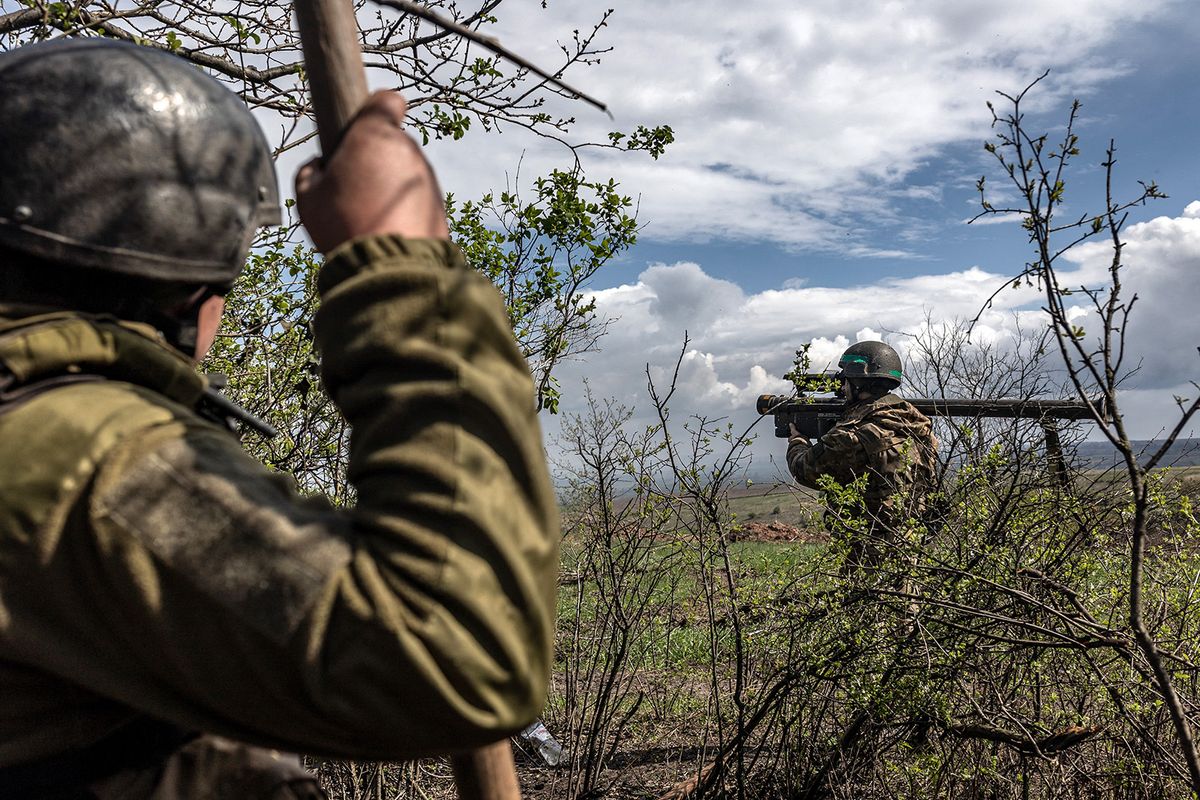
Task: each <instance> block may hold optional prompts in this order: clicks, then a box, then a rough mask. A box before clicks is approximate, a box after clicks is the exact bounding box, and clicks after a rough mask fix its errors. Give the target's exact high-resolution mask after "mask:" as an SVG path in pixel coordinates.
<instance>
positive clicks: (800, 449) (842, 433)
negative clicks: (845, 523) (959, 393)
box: [787, 394, 937, 567]
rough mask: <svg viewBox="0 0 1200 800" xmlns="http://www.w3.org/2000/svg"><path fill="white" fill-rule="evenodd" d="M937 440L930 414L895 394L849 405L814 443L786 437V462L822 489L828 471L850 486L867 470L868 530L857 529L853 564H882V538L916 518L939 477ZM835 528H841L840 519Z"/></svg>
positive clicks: (893, 534) (799, 477) (865, 502)
mask: <svg viewBox="0 0 1200 800" xmlns="http://www.w3.org/2000/svg"><path fill="white" fill-rule="evenodd" d="M936 456H937V439H936V438H935V437H934V435H933V427H932V425H931V424H930V422H929V418H928V417H926V416H925V415H924V414H922V413H921V412H920V411H918V410H917V409H916V408H914V407H913V406H912V405H911V404H910V403H907V402H905V401H904V400H902V399H901V398H899V397H897V396H896V395H894V394H885V395H883V396H882V397H879V398H875V399H872V400H866V401H863V402H860V403H857V404H855V405H853V406H850V407H849V408H847V409H846V412H845V413H844V414H843V415H842V418H841V419H840V420H839V421H838V423H837V425H835V426H834V427H833V428H832V429H831V430H830V431H829V432H828V433H826V434H825V435H824V436H822V437H821V438H820V440H818V441H817V442H816V444H810V443H809V441H808V440H807V439H803V438H792V439H790V440H789V441H788V450H787V462H788V467H789V469H790V470H791V472H792V475H793V476H795V478H796V480H797V481H798V482H799V483H801V484H803V485H804V486H808V487H811V488H814V489H816V488H820V487H819V486H818V482H817V479H818V478H819V477H820V476H822V475H828V476H830V477H831V478H833V479H834V480H835V481H837V482H838V483H839V484H842V485H846V484H850V483H852V482H854V481H855V480H856V479H857V478H859V477H860V476H862V475H864V474H865V475H866V479H867V480H866V490H865V491H864V493H863V506H864V510H865V512H866V519H865V520H863V523H864V525H865V530H861V531H859V532H858V533H856V534H854V539H853V541H852V542H851V550H850V558H849V563H850V565H851V566H852V567H857V566H859V565H873V564H878V563H880V560H881V558H882V553H881V550H880V547H879V546H878V542H879V541H894V540H895V537H896V535H897V533H898V532H899V531H900V530H901V528H902V527H903V525H904V521H905V520H906V519H908V518H912V517H917V516H919V515H920V514H921V513H922V512H923V511H924V507H925V499H926V496H927V494H928V492H929V490H930V488H931V487H932V486H933V483H934V480H935V468H936ZM832 527H833V529H834V531H835V533H836V532H837V531H838V530H839V529H840V528H841V527H842V526H840V525H838V524H837V523H836V522H835V523H834V525H833V526H832Z"/></svg>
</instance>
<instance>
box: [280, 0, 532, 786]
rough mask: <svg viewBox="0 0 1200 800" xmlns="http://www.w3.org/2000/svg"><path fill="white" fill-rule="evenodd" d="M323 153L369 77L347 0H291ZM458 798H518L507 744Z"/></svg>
mask: <svg viewBox="0 0 1200 800" xmlns="http://www.w3.org/2000/svg"><path fill="white" fill-rule="evenodd" d="M295 9H296V24H297V25H298V26H299V28H300V43H301V46H302V47H303V48H304V69H305V72H306V74H307V76H308V86H309V91H310V93H311V95H312V105H313V113H314V114H315V116H316V119H317V135H318V136H319V137H320V139H321V152H322V153H324V154H325V155H330V154H331V153H333V151H334V150H336V149H337V146H338V143H339V142H340V141H341V140H342V133H343V131H345V130H346V126H347V125H348V124H349V123H350V120H352V119H353V118H354V115H355V114H357V113H358V110H359V109H360V108H362V106H363V103H365V102H366V100H367V94H368V92H367V74H366V70H365V69H363V61H362V49H361V48H360V47H359V44H358V22H357V21H356V20H355V18H354V6H353V4H352V2H351V0H295ZM451 762H452V764H453V767H454V780H455V783H456V784H457V786H458V796H459V797H460V798H462V800H520V798H521V788H520V785H519V784H518V783H517V771H516V767H515V766H514V765H513V756H512V746H511V745H509V743H508V740H507V739H506V740H504V741H500V742H496V743H495V744H492V745H488V746H487V747H482V748H479V749H478V750H472V751H471V752H469V753H463V754H459V755H456V756H454V757H453V758H452V759H451Z"/></svg>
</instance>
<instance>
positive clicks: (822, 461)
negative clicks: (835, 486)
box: [787, 421, 868, 489]
mask: <svg viewBox="0 0 1200 800" xmlns="http://www.w3.org/2000/svg"><path fill="white" fill-rule="evenodd" d="M787 459H788V468H789V469H790V470H791V472H792V476H793V477H795V479H796V481H797V482H798V483H800V484H801V485H804V486H808V487H811V488H813V489H816V488H818V486H817V479H818V478H820V477H821V476H822V475H829V476H831V477H832V478H833V479H834V480H836V481H837V482H838V483H850V482H852V481H853V480H854V479H855V477H857V476H858V475H859V474H861V472H862V470H863V468H865V467H866V465H867V463H868V461H867V451H866V449H865V448H864V446H863V441H862V439H861V437H860V435H859V430H858V426H857V425H856V424H854V423H851V422H845V421H843V422H839V423H838V424H837V425H835V426H834V427H833V428H832V429H830V430H829V432H828V433H826V434H825V435H824V436H822V437H821V438H820V439H818V440H817V441H816V443H815V444H813V445H811V446H807V447H806V446H803V445H800V444H798V443H796V442H790V443H789V444H788V453H787Z"/></svg>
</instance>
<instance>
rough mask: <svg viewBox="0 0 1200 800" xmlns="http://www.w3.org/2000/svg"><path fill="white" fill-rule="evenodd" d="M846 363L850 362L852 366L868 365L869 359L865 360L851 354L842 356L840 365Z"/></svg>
mask: <svg viewBox="0 0 1200 800" xmlns="http://www.w3.org/2000/svg"><path fill="white" fill-rule="evenodd" d="M846 362H850V363H851V364H866V363H868V362H867V359H866V358H864V357H863V356H856V355H853V354H849V353H848V354H846V355H844V356H842V360H841V361H840V362H838V363H839V364H844V363H846Z"/></svg>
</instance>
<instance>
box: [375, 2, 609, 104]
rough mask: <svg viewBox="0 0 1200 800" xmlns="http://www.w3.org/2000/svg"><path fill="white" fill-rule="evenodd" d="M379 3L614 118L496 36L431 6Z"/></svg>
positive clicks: (588, 97) (409, 3)
mask: <svg viewBox="0 0 1200 800" xmlns="http://www.w3.org/2000/svg"><path fill="white" fill-rule="evenodd" d="M375 2H376V3H378V4H379V5H381V6H388V7H390V8H394V9H396V10H398V11H403V12H404V13H405V14H412V15H413V16H414V17H419V18H420V19H423V20H425V21H426V22H432V23H433V24H434V25H437V26H438V27H439V28H442V29H443V30H447V31H450V32H452V33H456V34H458V35H459V36H461V37H463V38H464V39H466V40H468V41H471V42H475V44H477V45H479V46H481V47H485V48H487V49H488V50H491V51H492V52H493V53H495V54H496V55H498V56H500V57H501V58H505V59H508V60H509V61H511V62H512V63H514V64H516V65H517V66H518V67H520V68H521V69H524V70H528V71H529V72H532V73H533V74H534V75H537V76H538V77H540V78H542V79H543V80H545V81H547V82H549V83H551V84H553V85H554V86H557V87H558V88H560V89H562V90H563V91H565V92H567V93H569V94H571V95H574V96H575V97H578V98H579V99H580V100H583V101H584V102H586V103H590V104H591V105H593V106H595V107H596V108H598V109H600V110H601V111H603V112H604V113H605V114H608V116H609V117H612V112H611V111H609V110H608V106H606V105H605V104H604V103H601V102H600V101H599V100H597V99H595V98H594V97H590V96H589V95H586V94H584V93H583V92H581V91H579V90H578V89H576V88H574V87H573V86H570V85H568V84H567V83H565V82H564V81H563V80H562V79H560V78H557V77H555V76H554V75H551V74H550V73H549V72H546V71H545V70H544V69H542V68H540V67H538V66H537V65H536V64H534V63H532V62H531V61H528V60H526V59H524V58H522V57H521V56H519V55H517V54H516V53H514V52H513V51H511V50H509V49H508V48H507V47H505V46H504V45H502V44H500V40H499V39H497V38H496V37H494V36H485V35H483V34H482V33H480V32H479V31H477V30H475V29H473V28H468V27H467V26H466V25H461V24H459V23H457V22H455V21H454V20H452V19H448V18H446V17H443V16H442V15H441V14H438V13H437V12H435V11H433V10H432V9H431V8H429V7H428V6H425V5H422V4H421V3H413V2H410V0H375Z"/></svg>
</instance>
